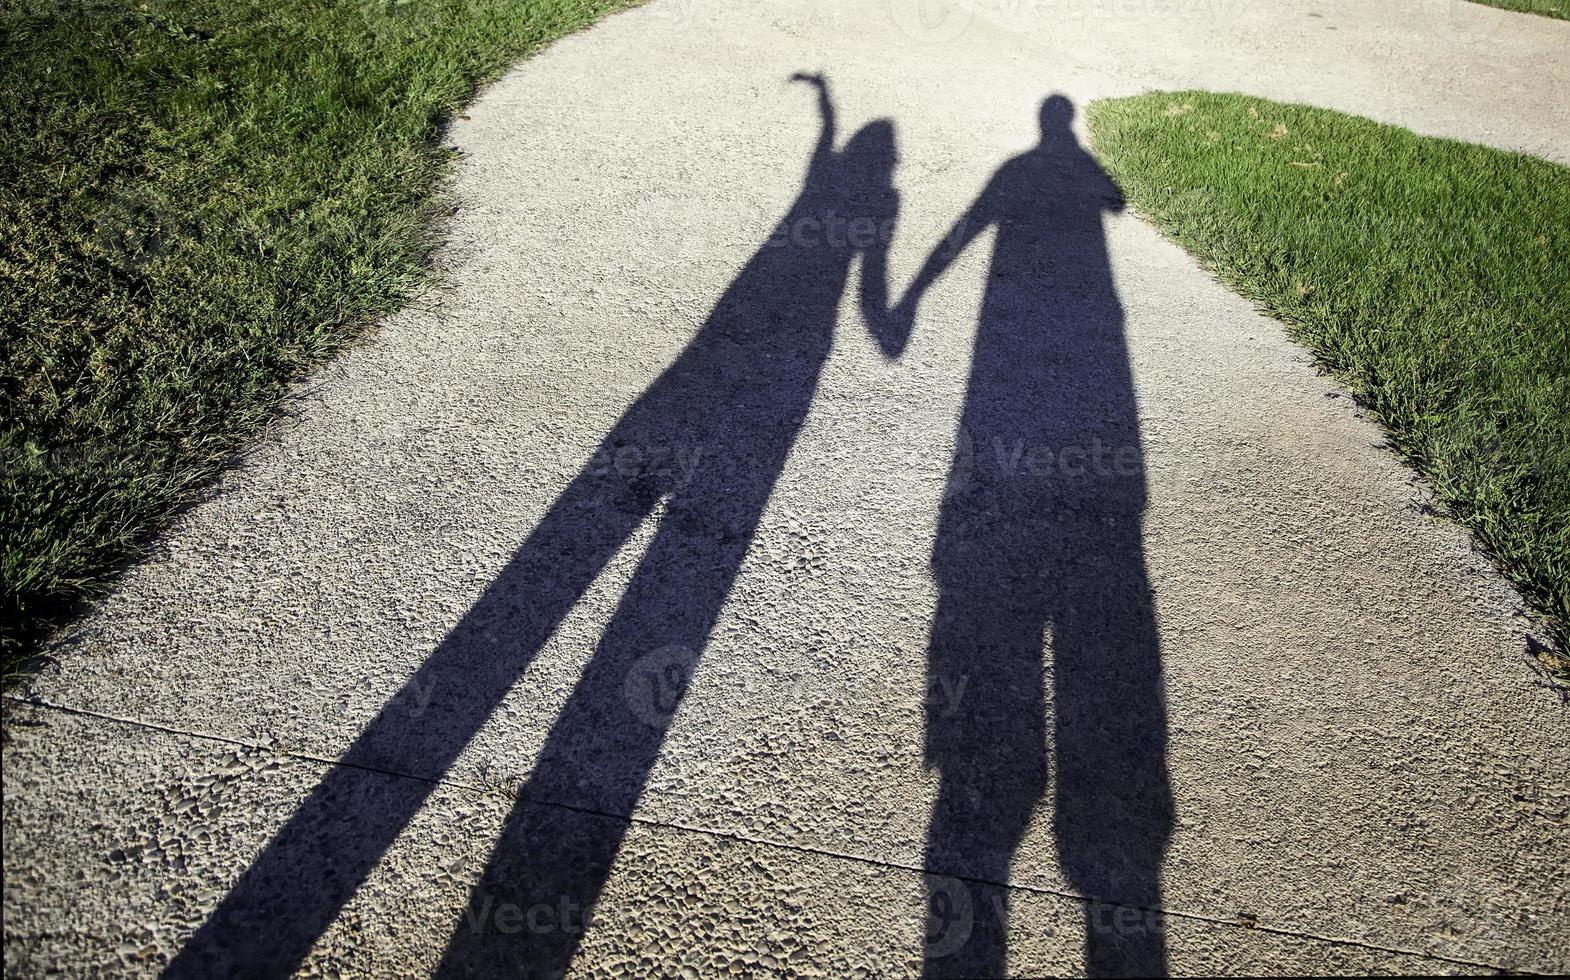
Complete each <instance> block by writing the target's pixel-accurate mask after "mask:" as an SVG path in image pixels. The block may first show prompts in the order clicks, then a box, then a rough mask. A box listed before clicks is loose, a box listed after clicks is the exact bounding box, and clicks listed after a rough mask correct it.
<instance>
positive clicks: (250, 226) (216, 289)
mask: <svg viewBox="0 0 1570 980" xmlns="http://www.w3.org/2000/svg"><path fill="white" fill-rule="evenodd" d="M637 2H638V0H328V2H322V0H145V2H139V0H0V84H3V86H4V91H5V92H6V93H7V94H8V97H9V100H10V104H9V106H8V111H7V112H6V113H4V114H3V116H0V188H3V190H0V279H3V280H4V283H5V288H4V289H3V290H0V340H3V343H0V659H3V669H4V672H5V676H6V677H7V679H10V678H12V677H14V676H15V671H17V670H19V669H21V668H22V667H23V665H24V662H25V661H26V659H27V658H28V656H29V655H30V654H32V653H33V652H35V651H36V648H37V645H38V643H39V642H40V641H41V640H42V639H43V638H44V637H46V636H47V635H48V632H49V630H50V629H52V628H53V627H54V626H56V625H58V624H59V623H60V622H61V621H62V620H63V619H64V618H65V617H67V616H68V615H69V614H70V613H71V612H72V610H73V609H74V608H75V607H76V606H77V605H78V604H79V603H81V602H82V601H83V600H85V599H90V598H92V597H95V596H97V595H99V594H101V593H102V592H103V590H104V588H105V587H106V585H107V584H108V583H109V582H110V581H112V579H113V578H114V576H115V575H116V574H117V572H118V570H119V569H120V568H121V567H122V566H123V564H124V563H125V562H126V561H127V560H128V559H131V558H134V557H135V556H136V555H137V554H138V553H140V552H141V551H142V550H143V549H144V548H145V547H146V545H147V543H148V542H149V540H150V539H151V537H152V536H153V535H154V534H156V533H157V532H158V531H159V530H160V529H162V528H164V527H165V526H167V524H168V522H169V520H170V518H171V516H172V515H173V514H175V513H176V512H177V511H178V510H179V509H180V508H181V507H183V506H186V505H189V504H190V503H192V502H194V501H195V500H197V499H199V498H200V497H201V495H202V494H203V493H204V491H205V489H206V488H207V487H208V486H209V485H210V484H211V482H212V481H213V479H214V478H215V477H216V476H217V475H218V473H219V472H221V471H222V470H223V469H224V468H225V466H227V465H229V463H230V462H231V461H232V460H233V459H234V457H235V454H236V453H237V452H238V451H240V450H242V449H243V447H244V446H245V445H246V441H247V439H248V437H250V436H251V435H253V434H254V433H255V432H256V431H257V430H258V429H259V428H260V427H261V426H262V425H264V424H265V423H266V422H267V421H268V419H269V418H271V417H272V416H273V415H274V414H275V412H276V411H277V408H278V405H279V401H280V399H281V398H282V397H283V395H284V394H285V392H286V389H287V387H288V385H289V384H290V383H291V382H292V381H294V380H296V379H297V378H299V377H300V376H301V375H302V374H303V373H304V372H305V371H307V370H308V369H310V368H311V367H313V366H315V365H318V364H321V363H322V362H323V361H325V360H326V359H328V358H329V357H331V356H332V355H333V354H334V353H335V352H337V351H339V350H341V349H343V348H344V347H345V346H346V345H348V344H350V343H352V342H354V341H355V340H356V339H357V338H359V337H361V336H362V335H363V334H364V333H365V332H366V330H367V329H368V328H369V326H370V325H371V324H372V323H373V322H374V321H375V319H376V318H377V317H378V316H381V315H384V314H387V313H389V312H391V311H393V310H395V309H397V308H398V307H400V306H401V305H403V304H405V303H406V302H408V301H409V300H410V299H411V298H412V297H413V296H414V295H415V294H416V293H417V292H418V291H419V290H420V289H421V288H422V286H423V285H424V284H425V283H426V282H427V281H428V280H429V278H430V276H431V266H430V262H429V255H430V250H431V247H432V245H433V243H434V235H435V227H436V224H435V221H434V219H436V218H437V217H439V216H440V215H441V214H442V213H443V212H444V211H445V210H446V209H448V208H449V207H450V204H449V202H447V201H446V200H445V199H444V197H443V195H442V194H441V193H440V192H439V185H440V182H441V180H442V178H443V175H444V174H445V173H446V172H447V169H448V166H449V164H450V159H451V158H450V153H449V152H448V151H447V150H444V149H443V148H442V147H441V146H440V145H439V144H438V142H437V140H438V137H439V135H440V131H441V126H442V124H443V121H444V120H445V119H446V118H447V117H448V116H449V114H451V113H453V112H455V111H456V110H457V109H458V108H459V107H460V106H462V105H463V104H464V102H465V101H467V100H468V99H469V98H470V97H471V96H472V95H473V93H474V92H475V90H476V89H477V87H478V86H479V85H481V84H484V83H485V82H487V81H490V80H492V79H494V78H496V77H498V76H499V75H500V74H501V73H502V72H503V71H504V70H506V69H507V68H508V67H509V66H510V65H512V64H513V63H514V62H515V61H516V60H517V59H518V58H520V57H522V56H525V55H528V54H531V53H533V52H535V51H537V50H538V49H540V48H541V47H542V46H544V45H545V44H547V43H548V42H550V41H552V40H554V39H556V38H558V37H561V36H562V35H564V34H567V33H570V32H573V31H576V30H579V29H581V28H583V27H585V26H587V25H589V24H591V23H593V22H594V21H595V20H597V19H598V18H600V17H601V16H603V15H605V14H608V13H611V12H614V11H617V10H621V9H624V8H627V7H630V6H634V5H635V4H636V3H637Z"/></svg>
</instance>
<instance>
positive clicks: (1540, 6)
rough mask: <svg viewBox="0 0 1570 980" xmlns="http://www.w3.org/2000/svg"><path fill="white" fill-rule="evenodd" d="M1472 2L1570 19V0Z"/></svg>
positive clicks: (1489, 0) (1474, 0)
mask: <svg viewBox="0 0 1570 980" xmlns="http://www.w3.org/2000/svg"><path fill="white" fill-rule="evenodd" d="M1471 2H1472V3H1478V4H1482V5H1483V6H1485V7H1498V8H1499V9H1500V10H1514V11H1516V12H1517V13H1523V14H1540V15H1541V16H1544V17H1557V18H1559V19H1560V20H1570V0H1471Z"/></svg>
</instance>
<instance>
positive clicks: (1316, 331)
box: [1089, 92, 1570, 667]
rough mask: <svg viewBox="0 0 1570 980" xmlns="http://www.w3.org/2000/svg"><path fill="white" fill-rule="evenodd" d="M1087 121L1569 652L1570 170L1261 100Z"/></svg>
mask: <svg viewBox="0 0 1570 980" xmlns="http://www.w3.org/2000/svg"><path fill="white" fill-rule="evenodd" d="M1089 122H1090V127H1091V131H1092V134H1093V138H1094V143H1095V147H1096V150H1097V152H1098V153H1099V154H1100V155H1101V157H1102V159H1103V161H1104V163H1105V165H1106V167H1107V169H1108V171H1109V172H1110V173H1111V174H1112V176H1113V177H1114V178H1115V179H1116V180H1117V181H1118V183H1119V184H1120V185H1122V187H1123V189H1124V191H1125V192H1126V193H1127V194H1128V196H1129V199H1130V200H1131V201H1132V202H1133V203H1134V204H1135V206H1136V207H1137V208H1138V209H1139V210H1140V211H1141V212H1142V213H1143V214H1145V215H1146V216H1147V217H1149V218H1150V219H1151V220H1152V221H1154V222H1155V224H1156V225H1157V226H1158V227H1160V228H1161V229H1162V231H1163V232H1165V233H1166V234H1167V235H1168V236H1170V237H1171V238H1173V239H1174V240H1176V241H1177V242H1179V243H1180V244H1182V245H1183V246H1184V247H1186V248H1187V249H1188V250H1189V251H1190V252H1192V253H1193V254H1194V255H1195V256H1196V257H1197V258H1198V259H1199V260H1200V262H1202V263H1203V264H1204V265H1205V266H1207V267H1208V268H1209V269H1210V270H1211V271H1213V272H1214V273H1215V274H1216V275H1217V276H1218V277H1219V278H1220V279H1221V280H1222V281H1224V282H1226V283H1227V284H1228V285H1229V286H1231V287H1232V288H1234V289H1235V290H1236V291H1238V292H1239V293H1241V294H1242V295H1244V296H1246V297H1248V298H1249V299H1251V300H1254V301H1256V302H1257V303H1259V304H1260V305H1261V306H1262V307H1264V308H1265V309H1266V310H1267V311H1269V312H1270V313H1271V314H1273V315H1275V316H1276V317H1278V318H1280V319H1281V320H1283V321H1285V322H1286V323H1287V325H1288V326H1289V328H1290V329H1291V331H1292V333H1293V335H1294V337H1296V338H1297V339H1298V340H1299V341H1300V342H1302V343H1303V344H1305V345H1306V346H1308V347H1309V348H1310V349H1311V350H1312V351H1313V352H1314V353H1315V354H1316V355H1317V356H1318V358H1319V359H1320V360H1321V362H1322V363H1323V364H1325V365H1326V366H1327V367H1328V368H1329V369H1330V370H1331V371H1332V372H1333V373H1334V374H1335V375H1336V376H1337V377H1338V378H1340V379H1341V380H1342V381H1343V382H1344V383H1345V384H1346V385H1347V386H1348V387H1349V388H1350V389H1351V390H1352V391H1353V392H1354V393H1355V394H1356V395H1358V396H1359V397H1360V398H1361V399H1362V400H1363V401H1364V403H1365V404H1367V405H1369V406H1370V407H1371V408H1372V409H1373V410H1374V411H1375V412H1376V413H1377V414H1378V416H1379V418H1380V419H1381V420H1382V421H1383V423H1384V424H1385V425H1386V427H1387V428H1388V429H1389V431H1390V433H1391V435H1392V437H1393V440H1394V442H1395V444H1396V445H1397V447H1398V448H1399V449H1400V450H1401V451H1402V452H1403V453H1404V454H1405V455H1406V456H1407V458H1409V459H1410V460H1411V461H1412V462H1413V463H1414V464H1415V465H1416V466H1417V468H1418V469H1419V470H1420V471H1421V472H1422V473H1423V474H1424V475H1425V476H1426V477H1427V478H1428V480H1429V482H1430V484H1431V485H1432V487H1433V488H1434V490H1435V491H1436V493H1437V495H1438V497H1439V499H1440V501H1441V502H1442V503H1443V505H1444V506H1445V507H1446V509H1447V510H1448V511H1449V513H1450V514H1451V515H1453V516H1454V517H1455V518H1456V519H1457V520H1459V521H1460V522H1461V523H1463V524H1464V525H1466V526H1467V527H1468V528H1470V529H1471V530H1472V532H1473V534H1474V536H1475V538H1476V540H1478V541H1479V542H1481V544H1482V545H1483V546H1484V547H1486V548H1487V549H1488V550H1489V551H1490V552H1491V553H1492V554H1493V555H1494V556H1495V558H1496V560H1497V561H1498V563H1499V565H1500V567H1501V568H1502V569H1503V570H1504V572H1505V573H1506V574H1507V575H1508V576H1510V578H1511V579H1512V580H1514V581H1515V583H1516V584H1517V585H1518V586H1519V587H1520V588H1521V590H1522V591H1523V592H1524V593H1525V595H1526V596H1527V598H1528V599H1529V601H1531V602H1532V603H1533V605H1534V606H1535V607H1536V608H1537V610H1538V611H1539V612H1541V613H1543V614H1544V615H1545V616H1546V618H1547V623H1548V626H1549V629H1550V631H1551V632H1552V633H1553V635H1554V638H1555V639H1556V640H1557V642H1558V644H1559V645H1560V647H1561V649H1563V648H1564V645H1565V640H1566V624H1567V623H1570V261H1567V260H1566V256H1570V169H1567V168H1565V167H1562V166H1558V165H1556V164H1553V163H1549V162H1547V161H1544V160H1541V159H1537V158H1535V157H1530V156H1525V155H1522V154H1516V153H1506V152H1502V151H1499V150H1494V149H1490V148H1487V147H1483V146H1476V145H1473V144H1469V143H1459V142H1455V141H1453V140H1445V139H1433V138H1428V137H1423V136H1418V135H1416V134H1414V133H1412V132H1410V131H1408V130H1405V129H1400V128H1398V127H1395V126H1387V125H1383V124H1380V123H1376V122H1372V121H1370V120H1367V119H1362V118H1358V117H1356V116H1349V115H1345V114H1343V113H1339V112H1334V111H1331V110H1328V109H1316V108H1311V107H1308V106H1300V105H1283V104H1281V103H1278V102H1270V101H1267V100H1264V99H1257V98H1252V97H1249V96H1243V95H1230V94H1216V93H1208V92H1157V93H1151V94H1146V95H1140V96H1135V97H1132V98H1124V99H1111V100H1103V101H1099V102H1095V103H1092V105H1091V107H1090V111H1089ZM1545 656H1547V655H1545ZM1561 667H1562V664H1561Z"/></svg>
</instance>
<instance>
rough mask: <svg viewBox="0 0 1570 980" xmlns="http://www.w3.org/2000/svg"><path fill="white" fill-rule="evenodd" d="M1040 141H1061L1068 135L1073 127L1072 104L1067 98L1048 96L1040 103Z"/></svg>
mask: <svg viewBox="0 0 1570 980" xmlns="http://www.w3.org/2000/svg"><path fill="white" fill-rule="evenodd" d="M1039 119H1040V121H1041V141H1042V142H1043V143H1045V142H1047V141H1049V140H1055V139H1061V138H1063V137H1064V136H1067V135H1069V134H1070V133H1071V132H1072V131H1073V130H1072V128H1071V127H1072V126H1073V125H1074V103H1072V102H1070V101H1069V100H1068V97H1067V96H1063V95H1049V96H1047V97H1046V99H1044V100H1043V101H1042V103H1041V113H1040V116H1039Z"/></svg>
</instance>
